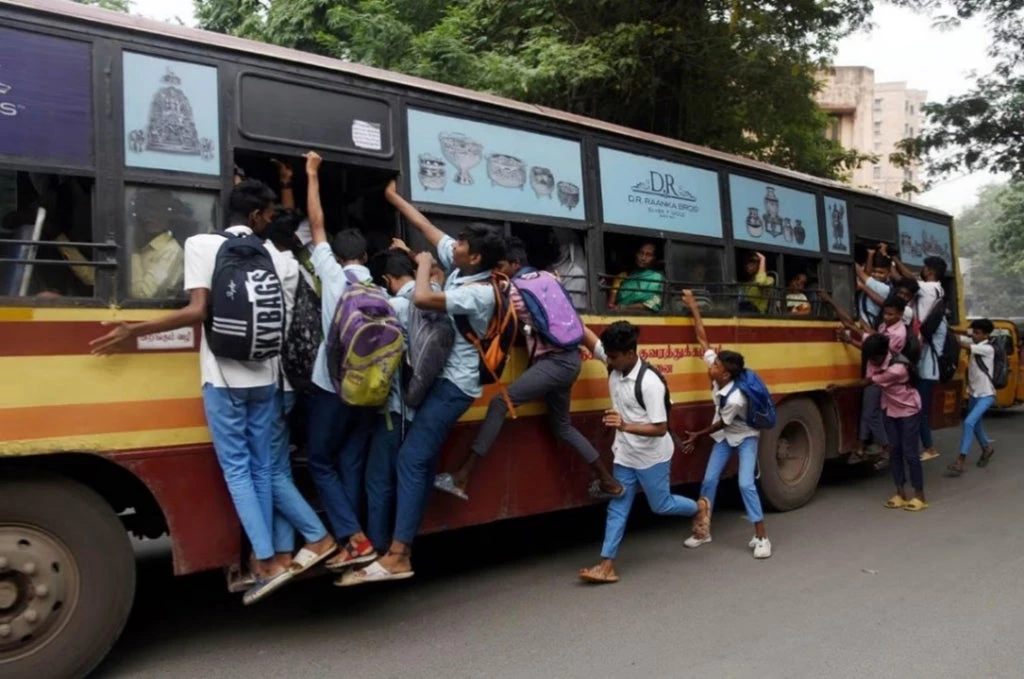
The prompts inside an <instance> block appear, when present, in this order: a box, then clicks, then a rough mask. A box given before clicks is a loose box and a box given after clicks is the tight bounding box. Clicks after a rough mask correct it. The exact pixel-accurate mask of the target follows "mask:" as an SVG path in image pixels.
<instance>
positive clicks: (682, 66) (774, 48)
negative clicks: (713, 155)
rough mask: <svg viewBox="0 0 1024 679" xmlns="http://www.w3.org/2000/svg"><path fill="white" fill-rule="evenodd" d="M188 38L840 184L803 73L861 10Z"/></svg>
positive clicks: (351, 6) (320, 12)
mask: <svg viewBox="0 0 1024 679" xmlns="http://www.w3.org/2000/svg"><path fill="white" fill-rule="evenodd" d="M196 8H197V11H196V15H197V18H198V20H199V23H200V25H201V26H202V27H203V28H207V29H209V30H215V31H221V32H226V33H231V34H234V35H239V36H243V37H248V38H252V39H256V40H263V41H268V42H273V43H277V44H280V45H285V46H288V47H294V48H297V49H301V50H305V51H310V52H316V53H319V54H325V55H329V56H332V57H337V58H342V59H350V60H352V61H356V62H360V63H365V64H369V65H373V66H379V67H382V68H387V69H391V70H395V71H400V72H403V73H409V74H412V75H418V76H422V77H425V78H429V79H432V80H437V81H441V82H445V83H451V84H455V85H461V86H463V87H467V88H470V89H474V90H481V91H486V92H491V93H495V94H499V95H502V96H505V97H510V98H513V99H518V100H520V101H524V102H528V103H535V104H542V105H545V106H549V107H552V108H557V109H562V110H566V111H570V112H573V113H579V114H582V115H587V116H591V117H594V118H599V119H601V120H606V121H609V122H613V123H618V124H622V125H625V126H628V127H632V128H636V129H640V130H645V131H648V132H654V133H657V134H661V135H665V136H668V137H674V138H677V139H682V140H685V141H688V142H692V143H696V144H702V145H706V146H710V147H712V148H716V149H720V150H723V151H729V152H734V153H739V154H742V155H745V156H748V157H751V158H755V159H758V160H763V161H766V162H769V163H774V164H776V165H781V166H783V167H788V168H793V169H797V170H802V171H804V172H808V173H811V174H815V175H819V176H824V177H832V178H841V177H842V176H843V175H844V174H845V173H847V172H849V170H850V169H852V168H853V167H856V166H857V165H858V164H859V162H860V161H861V160H863V159H864V158H865V157H864V156H860V155H859V154H857V153H855V152H850V151H846V150H844V149H843V148H842V147H841V146H840V145H838V144H837V143H836V142H834V141H831V140H828V139H826V138H825V137H824V135H823V134H822V131H823V130H824V129H825V126H826V117H825V115H824V114H823V113H822V112H821V111H820V110H819V109H818V108H817V106H816V105H815V103H814V100H813V95H814V93H815V92H816V90H817V87H818V83H817V78H816V75H815V74H816V73H817V72H818V71H819V69H820V68H821V67H822V66H824V65H825V64H826V63H827V59H828V57H829V56H830V55H831V54H832V52H833V51H834V48H835V45H836V43H837V41H838V40H839V39H840V38H841V37H843V36H845V35H847V34H848V33H849V32H850V31H852V30H855V29H856V28H859V27H860V26H862V25H863V24H864V22H865V21H866V19H867V17H868V16H869V14H870V11H871V0H788V1H786V0H687V1H686V2H675V1H671V0H661V1H650V0H648V1H638V0H561V1H560V2H555V1H553V0H517V2H507V0H447V1H444V0H343V1H340V2H336V1H331V0H262V1H261V0H196Z"/></svg>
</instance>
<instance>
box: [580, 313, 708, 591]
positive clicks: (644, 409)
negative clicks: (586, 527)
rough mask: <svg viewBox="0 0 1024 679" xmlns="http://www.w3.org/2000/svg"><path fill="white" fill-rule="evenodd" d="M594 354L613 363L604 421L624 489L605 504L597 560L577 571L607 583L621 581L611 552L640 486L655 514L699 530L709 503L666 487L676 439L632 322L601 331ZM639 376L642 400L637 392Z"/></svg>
mask: <svg viewBox="0 0 1024 679" xmlns="http://www.w3.org/2000/svg"><path fill="white" fill-rule="evenodd" d="M593 353H594V356H595V357H596V358H597V359H598V360H604V361H605V362H606V363H607V364H608V367H609V368H611V372H609V374H608V391H609V393H610V395H611V400H612V408H611V410H607V411H605V414H604V425H605V426H606V427H609V428H611V429H614V430H615V442H614V443H613V444H612V453H613V454H614V457H615V469H614V474H615V478H616V479H617V480H618V482H619V483H620V484H622V486H623V487H624V488H625V489H626V492H625V493H623V494H622V495H621V496H619V497H617V498H614V499H613V500H611V501H610V502H609V503H608V517H607V521H606V523H605V529H604V545H603V547H602V548H601V563H599V564H597V565H596V566H593V567H591V568H581V569H580V571H579V575H580V579H582V580H583V581H585V582H590V583H595V584H607V583H612V582H618V581H619V576H618V574H617V573H616V572H615V557H616V556H617V555H618V551H619V544H620V543H621V542H622V537H623V535H624V534H625V531H626V520H627V519H628V518H629V512H630V510H631V509H632V507H633V500H634V499H635V498H636V493H637V490H638V488H642V489H643V491H644V494H645V495H646V496H647V503H648V504H649V505H650V507H651V511H653V512H654V513H655V514H663V515H673V516H692V517H694V527H695V530H696V531H697V534H698V535H707V534H708V533H709V531H710V525H711V502H710V501H709V500H708V499H707V498H703V497H702V498H700V499H699V500H697V501H696V502H694V501H693V500H691V499H689V498H686V497H682V496H681V495H673V494H672V491H671V490H670V488H669V475H670V472H671V465H672V453H673V452H674V451H675V443H674V442H673V440H672V436H671V435H670V434H669V431H668V410H667V405H668V401H669V399H668V393H667V390H666V386H665V383H664V382H663V381H662V378H661V377H659V376H658V375H657V374H656V373H655V372H654V370H655V369H654V368H650V367H646V366H645V364H644V362H643V361H642V360H641V359H640V356H639V355H638V354H637V329H636V326H634V325H632V324H631V323H629V322H627V321H617V322H615V323H612V324H611V325H610V326H608V327H607V328H606V329H605V331H604V332H603V333H601V339H600V341H599V342H597V343H596V345H595V347H594V350H593ZM638 379H640V380H641V383H640V384H639V388H640V393H641V395H642V396H643V405H641V404H640V402H639V401H638V400H637V397H636V392H637V386H638V385H637V380H638Z"/></svg>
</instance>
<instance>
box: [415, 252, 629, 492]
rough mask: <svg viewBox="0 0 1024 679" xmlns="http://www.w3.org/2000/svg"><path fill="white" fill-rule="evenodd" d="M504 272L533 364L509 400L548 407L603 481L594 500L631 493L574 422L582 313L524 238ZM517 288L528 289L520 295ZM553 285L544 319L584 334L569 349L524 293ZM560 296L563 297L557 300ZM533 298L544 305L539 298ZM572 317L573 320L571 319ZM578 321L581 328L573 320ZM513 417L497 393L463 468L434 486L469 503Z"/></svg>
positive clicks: (559, 432) (559, 434) (563, 435)
mask: <svg viewBox="0 0 1024 679" xmlns="http://www.w3.org/2000/svg"><path fill="white" fill-rule="evenodd" d="M498 270H500V271H501V272H502V273H504V274H505V275H506V276H508V277H509V279H510V280H511V281H512V284H513V285H512V288H511V290H510V292H509V297H510V299H511V301H512V303H513V304H514V305H515V307H516V313H517V315H518V317H519V322H520V325H521V327H522V328H523V334H524V335H525V336H526V351H527V355H528V356H529V357H530V358H529V360H530V365H529V367H528V368H527V369H526V372H524V373H523V374H522V375H520V376H519V378H518V379H516V381H515V382H513V383H512V384H511V385H510V386H509V388H508V396H509V399H510V400H511V401H512V406H513V407H519V406H521V405H523V404H524V403H529V402H530V401H536V400H540V399H544V402H545V403H546V404H547V407H548V425H549V426H550V427H551V432H552V433H553V434H554V435H555V438H557V439H559V440H560V441H564V442H565V443H568V444H569V445H570V446H572V447H573V448H574V449H575V450H576V452H577V453H578V454H579V455H580V457H582V458H583V459H584V460H585V461H586V463H587V464H588V465H590V468H591V470H592V471H593V472H594V474H595V476H596V477H597V478H596V479H595V480H594V482H593V484H592V485H591V486H590V495H591V497H593V498H594V499H609V498H614V497H620V496H621V495H622V494H623V493H624V492H625V491H624V489H623V487H622V484H620V483H619V482H618V481H616V480H615V477H614V476H612V474H611V473H610V472H609V471H608V468H607V467H606V466H605V464H604V462H602V461H601V459H600V457H599V456H598V454H597V450H596V449H595V448H594V446H593V444H591V443H590V441H588V440H587V439H586V438H585V437H584V436H583V435H582V434H581V433H580V432H579V430H577V429H576V428H575V427H573V426H572V423H571V422H570V420H569V415H570V402H571V398H572V385H573V384H575V383H576V378H577V377H579V374H580V370H582V368H583V360H582V358H581V357H580V351H579V344H580V342H582V341H583V322H582V321H580V320H579V316H578V315H577V313H576V309H575V307H574V306H573V304H572V300H571V299H570V298H569V295H568V293H566V292H565V291H564V289H563V288H562V287H561V284H560V283H559V282H558V279H556V278H555V276H554V275H552V274H550V273H548V272H546V271H537V270H536V269H534V268H533V267H531V266H529V262H528V261H527V255H526V248H525V246H524V244H523V241H521V240H520V239H518V238H514V237H513V238H509V239H508V241H507V242H506V248H505V259H504V260H502V262H501V263H500V265H499V267H498ZM517 285H521V286H523V287H524V288H525V291H524V292H522V293H521V292H520V290H519V289H518V288H517ZM535 285H536V286H540V287H543V286H546V285H549V286H551V288H552V290H553V293H552V295H551V296H550V297H549V298H548V299H549V300H550V301H549V302H548V304H547V306H546V307H544V306H543V303H542V302H538V303H540V304H542V307H543V310H544V312H545V314H544V316H545V317H546V319H547V320H548V321H550V322H551V324H553V325H556V324H557V325H558V326H559V328H560V329H561V328H568V327H569V326H571V327H572V328H573V330H571V331H570V332H572V333H573V334H575V329H576V327H577V326H578V330H579V335H578V336H577V337H574V338H572V339H571V340H570V342H569V343H568V344H563V345H559V344H556V343H555V340H556V339H557V338H549V337H546V335H545V333H547V334H551V331H550V329H548V328H542V329H539V326H538V325H537V324H536V323H535V321H534V319H533V317H532V316H531V315H530V312H529V309H528V308H527V304H526V302H525V301H524V299H523V294H527V295H532V292H531V291H532V290H533V288H534V286H535ZM556 295H557V297H556ZM531 299H533V300H538V299H539V296H538V295H532V296H531ZM570 315H571V318H570ZM573 319H575V324H574V323H572V322H571V321H572V320H573ZM507 414H508V404H507V403H506V402H505V398H504V397H503V395H502V394H495V395H494V397H492V398H491V402H490V403H489V404H488V406H487V415H486V416H485V417H484V421H483V424H481V425H480V429H479V430H478V431H477V435H476V439H475V440H474V441H473V445H472V446H471V447H470V449H469V450H468V451H467V452H466V455H465V457H464V458H463V461H462V463H461V464H460V465H459V466H458V467H457V471H456V472H455V473H454V474H448V473H445V474H438V475H437V477H436V478H435V479H434V487H435V488H437V489H438V490H440V491H443V492H446V493H449V494H451V495H454V496H455V497H458V498H461V499H463V500H468V499H469V495H467V494H466V490H467V488H468V487H469V485H470V483H471V482H472V479H473V470H474V469H475V468H476V464H477V463H478V462H479V461H480V460H481V459H482V458H484V457H486V455H487V453H488V452H489V451H490V449H491V447H492V446H493V445H494V442H495V441H496V440H497V438H498V434H500V433H501V428H502V425H504V423H505V417H506V415H507Z"/></svg>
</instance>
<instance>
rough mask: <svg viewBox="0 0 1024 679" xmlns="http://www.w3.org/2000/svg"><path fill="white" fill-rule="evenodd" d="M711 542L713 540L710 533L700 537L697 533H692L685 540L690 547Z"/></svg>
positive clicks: (693, 547) (685, 543)
mask: <svg viewBox="0 0 1024 679" xmlns="http://www.w3.org/2000/svg"><path fill="white" fill-rule="evenodd" d="M709 542H711V536H710V535H708V536H707V537H704V538H699V537H697V536H696V535H691V536H690V537H688V538H686V539H685V540H684V541H683V545H684V546H686V547H689V548H690V549H696V548H697V547H700V546H701V545H706V544H707V543H709Z"/></svg>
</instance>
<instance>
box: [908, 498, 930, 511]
mask: <svg viewBox="0 0 1024 679" xmlns="http://www.w3.org/2000/svg"><path fill="white" fill-rule="evenodd" d="M903 509H904V511H907V512H920V511H922V510H925V509H928V503H927V502H922V501H921V500H919V499H918V498H916V497H915V498H914V499H913V500H911V501H910V502H908V503H907V504H906V506H904V507H903Z"/></svg>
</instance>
